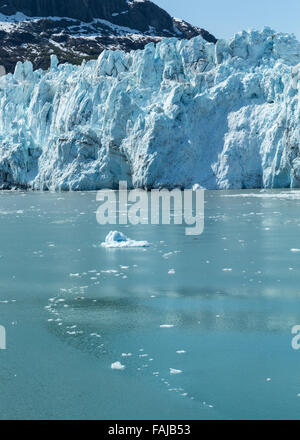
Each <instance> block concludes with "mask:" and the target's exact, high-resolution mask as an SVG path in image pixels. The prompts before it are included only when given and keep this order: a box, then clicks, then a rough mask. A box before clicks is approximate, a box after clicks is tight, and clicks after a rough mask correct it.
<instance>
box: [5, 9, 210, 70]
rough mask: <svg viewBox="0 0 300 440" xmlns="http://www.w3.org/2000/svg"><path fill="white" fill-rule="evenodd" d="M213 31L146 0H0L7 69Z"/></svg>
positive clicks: (72, 59) (45, 65)
mask: <svg viewBox="0 0 300 440" xmlns="http://www.w3.org/2000/svg"><path fill="white" fill-rule="evenodd" d="M197 35H202V36H203V38H204V39H206V40H207V41H210V42H216V39H215V37H214V36H212V35H211V34H209V33H208V32H207V31H205V30H203V29H199V28H197V27H195V26H192V25H190V24H188V23H186V22H184V21H182V20H179V19H175V18H172V17H171V16H170V15H169V14H168V13H167V12H166V11H164V10H163V9H161V8H159V7H158V6H157V5H155V4H154V3H152V2H151V1H148V0H131V1H130V0H64V1H60V0H51V1H47V0H0V42H1V47H0V60H1V63H2V64H3V65H4V66H5V67H6V69H7V71H9V72H12V71H13V69H14V66H15V64H16V62H17V61H25V60H30V61H32V63H33V65H34V68H40V67H41V68H44V69H45V68H48V67H49V56H50V54H56V55H57V56H58V58H59V60H60V61H61V62H65V61H67V62H71V63H72V64H81V62H82V60H83V59H86V60H89V59H95V58H97V57H98V56H99V54H100V53H101V52H102V51H103V50H104V49H107V48H108V49H122V50H125V51H129V50H132V49H142V48H144V46H145V45H146V44H147V43H149V42H158V41H160V40H161V39H162V37H177V38H187V39H189V38H192V37H195V36H197Z"/></svg>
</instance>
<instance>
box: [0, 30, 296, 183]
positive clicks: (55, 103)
mask: <svg viewBox="0 0 300 440" xmlns="http://www.w3.org/2000/svg"><path fill="white" fill-rule="evenodd" d="M0 63H1V61H0ZM299 63H300V43H299V42H298V41H297V40H296V39H295V37H294V36H292V35H288V34H281V33H276V32H274V31H273V30H271V29H269V28H265V29H264V30H263V31H261V32H259V31H249V32H241V33H239V34H237V35H236V36H235V37H234V38H233V39H231V40H229V41H225V40H219V41H218V42H217V44H216V45H214V44H212V43H207V42H205V41H204V40H203V39H202V37H196V38H194V39H192V40H190V41H180V40H177V39H176V38H171V39H165V40H163V41H162V42H161V43H159V44H157V45H156V46H154V45H153V44H149V45H148V46H146V48H145V49H144V50H142V51H132V52H130V53H124V52H121V51H105V52H103V53H102V54H101V55H100V57H99V59H98V60H96V61H90V62H88V63H83V64H82V65H81V66H80V67H75V66H72V65H70V64H63V65H58V64H57V59H56V57H55V56H52V63H51V68H50V69H49V70H48V71H46V72H44V71H42V70H37V71H33V69H32V65H31V63H29V62H25V63H24V64H21V63H18V64H17V66H16V69H15V73H14V74H13V75H12V74H9V75H6V76H5V77H2V78H0V186H1V187H2V188H10V187H13V186H17V187H27V188H33V189H62V190H69V189H70V190H89V189H90V190H91V189H100V188H104V187H110V188H115V187H116V186H117V185H118V182H119V180H127V181H128V184H129V185H130V186H134V187H144V188H159V187H167V188H173V187H181V188H190V187H192V186H193V185H194V184H198V185H200V186H202V187H205V188H208V189H218V188H221V189H225V188H232V189H233V188H260V187H267V188H277V187H294V188H296V187H300V152H299V148H300V132H299V129H300V106H299V89H300V64H299Z"/></svg>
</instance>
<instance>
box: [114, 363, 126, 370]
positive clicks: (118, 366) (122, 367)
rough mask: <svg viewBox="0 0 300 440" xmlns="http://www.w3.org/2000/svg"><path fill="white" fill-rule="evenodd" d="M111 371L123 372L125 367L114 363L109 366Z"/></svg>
mask: <svg viewBox="0 0 300 440" xmlns="http://www.w3.org/2000/svg"><path fill="white" fill-rule="evenodd" d="M111 368H112V370H125V365H122V364H121V362H119V361H118V362H114V363H113V364H111Z"/></svg>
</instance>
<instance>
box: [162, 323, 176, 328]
mask: <svg viewBox="0 0 300 440" xmlns="http://www.w3.org/2000/svg"><path fill="white" fill-rule="evenodd" d="M172 327H174V325H173V324H161V325H160V328H172Z"/></svg>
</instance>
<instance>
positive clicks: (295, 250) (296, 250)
mask: <svg viewBox="0 0 300 440" xmlns="http://www.w3.org/2000/svg"><path fill="white" fill-rule="evenodd" d="M291 252H300V249H291Z"/></svg>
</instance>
